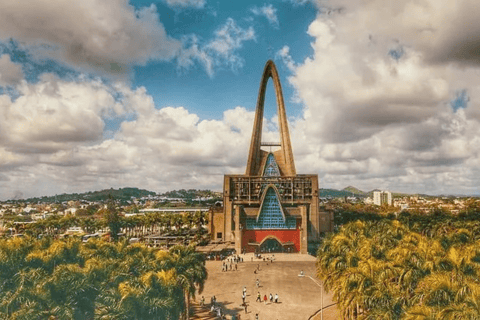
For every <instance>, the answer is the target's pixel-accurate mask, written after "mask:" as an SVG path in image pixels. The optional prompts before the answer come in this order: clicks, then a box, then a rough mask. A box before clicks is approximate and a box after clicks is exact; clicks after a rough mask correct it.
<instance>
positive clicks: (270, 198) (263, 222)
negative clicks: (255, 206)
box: [246, 188, 296, 230]
mask: <svg viewBox="0 0 480 320" xmlns="http://www.w3.org/2000/svg"><path fill="white" fill-rule="evenodd" d="M246 227H247V229H250V230H268V229H295V228H296V219H295V218H291V217H288V218H285V216H284V214H283V213H282V208H281V207H280V202H279V200H278V198H277V195H276V193H275V190H274V189H273V188H269V189H268V190H267V193H266V195H265V198H264V200H263V204H262V208H261V210H260V214H259V215H258V218H257V219H255V218H249V219H246Z"/></svg>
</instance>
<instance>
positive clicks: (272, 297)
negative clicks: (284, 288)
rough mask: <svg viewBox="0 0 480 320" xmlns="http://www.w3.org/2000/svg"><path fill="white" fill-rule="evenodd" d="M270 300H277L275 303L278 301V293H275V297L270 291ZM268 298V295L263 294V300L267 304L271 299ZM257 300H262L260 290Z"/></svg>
mask: <svg viewBox="0 0 480 320" xmlns="http://www.w3.org/2000/svg"><path fill="white" fill-rule="evenodd" d="M269 299H270V302H271V303H273V302H274V301H275V303H278V294H277V293H275V297H274V296H273V295H272V294H271V293H270V298H269ZM269 299H267V295H264V296H263V302H265V304H267V301H268V300H269ZM255 301H256V302H262V295H261V294H260V291H258V293H257V300H255Z"/></svg>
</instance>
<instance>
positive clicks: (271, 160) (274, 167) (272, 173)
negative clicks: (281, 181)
mask: <svg viewBox="0 0 480 320" xmlns="http://www.w3.org/2000/svg"><path fill="white" fill-rule="evenodd" d="M263 175H264V176H266V177H279V176H280V169H279V168H278V164H277V161H275V157H274V156H273V154H272V153H269V154H268V157H267V164H266V165H265V170H264V171H263Z"/></svg>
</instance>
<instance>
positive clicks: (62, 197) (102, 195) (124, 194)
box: [21, 188, 156, 203]
mask: <svg viewBox="0 0 480 320" xmlns="http://www.w3.org/2000/svg"><path fill="white" fill-rule="evenodd" d="M155 195H156V193H155V192H153V191H148V190H143V189H138V188H120V189H118V190H117V189H113V188H110V189H105V190H101V191H89V192H84V193H69V194H66V193H64V194H59V195H56V196H51V197H36V198H29V199H25V200H21V201H26V202H46V203H52V202H55V201H56V202H63V201H70V200H88V201H105V200H108V198H109V196H112V197H113V198H114V199H117V200H130V199H131V198H132V197H135V198H141V197H147V196H155Z"/></svg>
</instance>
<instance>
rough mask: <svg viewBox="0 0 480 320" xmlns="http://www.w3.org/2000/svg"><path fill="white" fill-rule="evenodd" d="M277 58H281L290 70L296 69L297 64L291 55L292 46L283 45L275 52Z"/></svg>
mask: <svg viewBox="0 0 480 320" xmlns="http://www.w3.org/2000/svg"><path fill="white" fill-rule="evenodd" d="M275 58H276V59H281V60H282V62H283V64H284V65H285V66H286V67H287V69H288V70H290V71H291V72H293V71H295V68H296V64H295V61H293V58H292V57H291V56H290V47H289V46H283V48H282V49H280V50H278V51H277V53H276V54H275Z"/></svg>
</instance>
